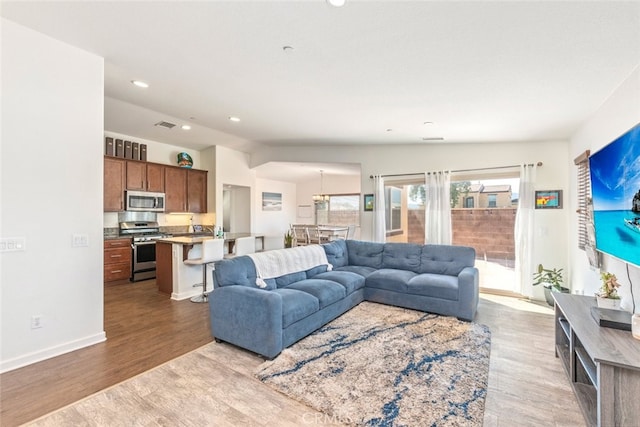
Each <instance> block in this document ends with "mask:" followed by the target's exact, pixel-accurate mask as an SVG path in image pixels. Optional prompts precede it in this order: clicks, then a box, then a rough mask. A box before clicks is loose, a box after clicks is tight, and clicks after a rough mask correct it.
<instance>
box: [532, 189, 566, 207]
mask: <svg viewBox="0 0 640 427" xmlns="http://www.w3.org/2000/svg"><path fill="white" fill-rule="evenodd" d="M536 209H562V190H544V191H536Z"/></svg>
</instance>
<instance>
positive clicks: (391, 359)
mask: <svg viewBox="0 0 640 427" xmlns="http://www.w3.org/2000/svg"><path fill="white" fill-rule="evenodd" d="M490 350H491V333H490V331H489V328H488V327H486V326H483V325H479V324H476V323H469V322H463V321H459V320H458V319H456V318H454V317H446V316H438V315H434V314H429V313H423V312H419V311H414V310H407V309H402V308H398V307H391V306H386V305H382V304H376V303H370V302H363V303H361V304H359V305H358V306H356V307H355V308H353V309H351V310H350V311H348V312H347V313H345V314H344V315H342V316H340V317H339V318H337V319H335V320H334V321H332V322H330V323H329V324H327V325H326V326H325V327H323V328H321V329H319V330H318V331H316V332H315V333H313V334H312V335H309V336H308V337H306V338H304V339H303V340H301V341H299V342H298V343H296V344H294V345H293V346H291V347H289V348H288V349H285V350H284V351H283V352H282V353H281V354H280V355H279V356H278V357H276V358H275V359H274V360H273V361H267V362H265V363H263V364H262V365H260V367H259V368H258V370H257V372H256V376H257V377H258V378H259V379H260V380H261V381H263V382H264V383H265V384H268V385H269V386H271V387H273V388H275V389H277V390H278V391H280V392H282V393H284V394H285V395H287V396H289V397H291V398H293V399H296V400H298V401H300V402H303V403H305V404H306V405H309V406H310V407H312V408H314V409H316V410H318V411H321V412H322V413H324V414H327V416H328V417H330V418H331V419H334V420H336V421H340V422H342V423H345V424H350V425H366V426H434V427H435V426H481V425H482V422H483V414H484V401H485V397H486V394H487V381H488V375H489V354H490Z"/></svg>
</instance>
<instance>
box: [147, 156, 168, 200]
mask: <svg viewBox="0 0 640 427" xmlns="http://www.w3.org/2000/svg"><path fill="white" fill-rule="evenodd" d="M146 190H147V191H155V192H156V193H164V165H159V164H157V163H147V188H146Z"/></svg>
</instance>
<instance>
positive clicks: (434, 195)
mask: <svg viewBox="0 0 640 427" xmlns="http://www.w3.org/2000/svg"><path fill="white" fill-rule="evenodd" d="M425 190H426V196H427V206H426V210H425V215H426V218H425V227H424V234H425V236H424V238H425V243H429V244H434V245H450V244H451V173H450V172H449V171H438V172H427V173H425Z"/></svg>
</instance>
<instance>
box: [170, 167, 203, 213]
mask: <svg viewBox="0 0 640 427" xmlns="http://www.w3.org/2000/svg"><path fill="white" fill-rule="evenodd" d="M164 182H165V183H164V187H165V204H166V211H167V212H193V213H205V212H207V171H202V170H197V169H184V168H179V167H173V166H165V169H164Z"/></svg>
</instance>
